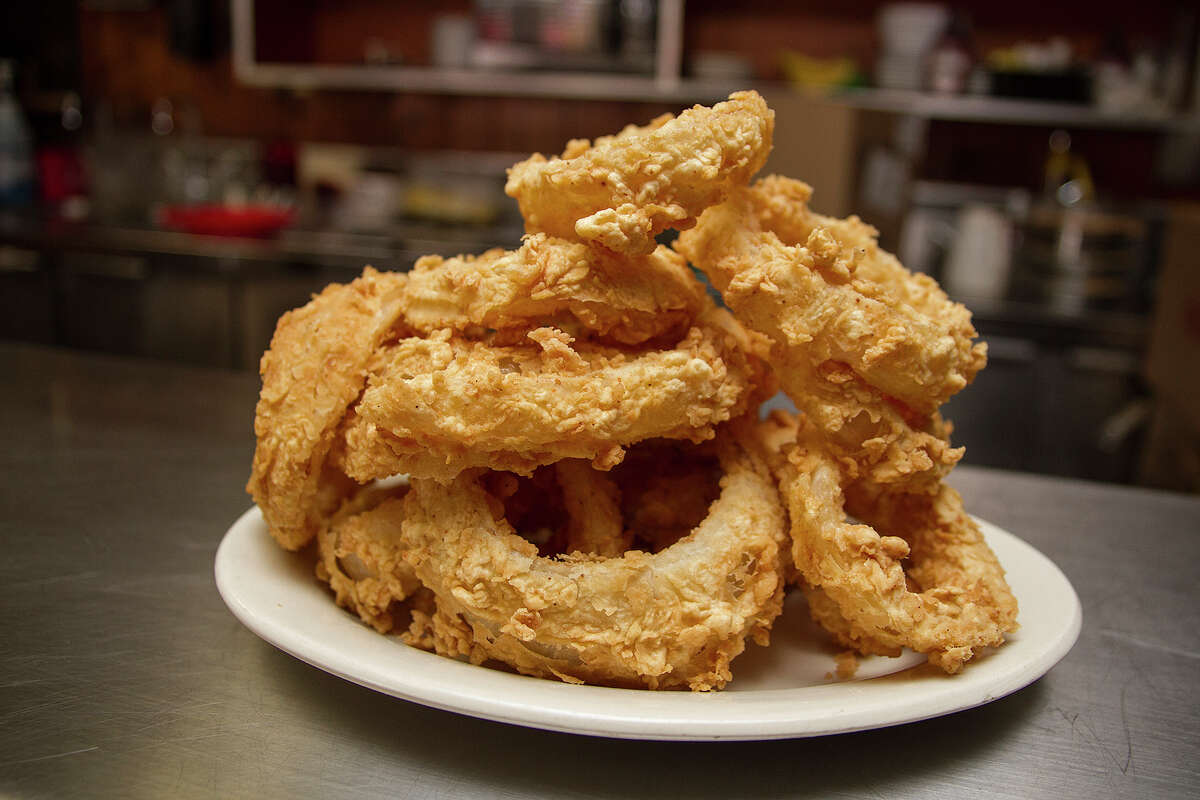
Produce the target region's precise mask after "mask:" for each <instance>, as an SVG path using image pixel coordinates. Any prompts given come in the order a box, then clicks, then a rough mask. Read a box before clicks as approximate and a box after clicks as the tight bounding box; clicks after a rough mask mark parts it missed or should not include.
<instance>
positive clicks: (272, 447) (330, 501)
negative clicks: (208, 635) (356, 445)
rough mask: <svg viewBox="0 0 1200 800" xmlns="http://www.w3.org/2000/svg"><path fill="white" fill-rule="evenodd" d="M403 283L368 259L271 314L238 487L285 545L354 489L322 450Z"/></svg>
mask: <svg viewBox="0 0 1200 800" xmlns="http://www.w3.org/2000/svg"><path fill="white" fill-rule="evenodd" d="M404 283H405V278H404V276H403V275H399V274H396V273H380V272H376V271H375V270H373V269H371V268H370V267H367V268H366V269H365V270H364V271H363V274H362V277H360V278H358V279H357V280H355V281H353V282H351V283H349V284H345V285H342V284H333V285H330V286H328V287H326V288H325V290H324V291H323V292H321V294H320V295H318V296H317V297H315V298H314V299H313V300H312V302H310V303H309V304H308V305H306V306H303V307H302V308H298V309H296V310H294V311H289V312H288V313H286V314H284V315H283V316H282V317H281V318H280V320H279V324H278V326H277V327H276V329H275V335H274V336H273V337H272V339H271V348H270V349H269V350H267V352H266V353H265V354H264V355H263V357H262V362H261V364H260V367H259V371H260V373H261V374H262V392H261V394H260V395H259V400H258V407H257V409H256V411H255V418H254V433H255V435H256V437H257V446H256V449H255V451H254V463H253V466H252V468H251V473H250V480H249V482H248V483H247V484H246V491H248V492H249V493H250V494H251V495H252V496H253V497H254V501H255V502H256V503H257V504H258V506H259V508H260V509H262V514H263V518H264V519H265V520H266V522H267V526H268V527H269V529H270V531H271V535H272V536H274V537H275V540H276V541H278V542H279V544H280V545H282V546H283V547H284V548H286V549H288V550H298V549H300V548H301V547H303V546H304V545H305V544H306V543H307V542H308V541H309V540H310V539H312V537H313V536H314V535H316V533H317V531H318V530H320V528H321V527H322V526H323V525H324V524H325V523H326V521H327V520H328V518H329V515H330V514H332V513H333V511H334V510H335V509H337V507H338V506H339V505H340V504H341V503H342V501H343V500H344V499H345V498H346V497H347V496H348V495H349V494H350V493H351V492H352V491H353V490H354V488H355V487H354V484H353V483H352V482H351V481H350V480H349V479H347V478H346V476H345V475H342V474H341V473H339V472H337V471H336V470H334V469H331V468H330V467H329V465H328V463H327V459H328V456H329V454H330V450H331V448H332V447H333V445H334V443H335V439H336V437H335V434H336V432H337V429H338V424H339V423H340V422H341V420H342V417H343V416H344V415H345V413H346V409H347V408H348V407H349V406H350V404H351V403H353V402H354V401H355V400H356V399H357V398H358V396H359V393H360V392H361V391H362V388H363V385H364V384H365V383H366V376H367V365H368V363H369V361H370V359H371V357H372V354H373V353H374V351H375V349H376V348H377V347H378V346H379V344H380V342H381V341H382V340H383V339H384V337H385V336H387V335H388V333H389V332H390V331H391V330H392V328H393V326H394V325H395V324H396V322H397V321H398V319H399V318H400V316H401V311H402V305H401V293H402V291H403V288H404Z"/></svg>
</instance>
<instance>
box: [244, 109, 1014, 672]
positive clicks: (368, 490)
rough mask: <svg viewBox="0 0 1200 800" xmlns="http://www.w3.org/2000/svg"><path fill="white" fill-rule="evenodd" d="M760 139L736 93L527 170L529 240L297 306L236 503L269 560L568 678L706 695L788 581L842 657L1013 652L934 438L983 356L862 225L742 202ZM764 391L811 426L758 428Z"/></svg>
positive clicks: (513, 661) (519, 188)
mask: <svg viewBox="0 0 1200 800" xmlns="http://www.w3.org/2000/svg"><path fill="white" fill-rule="evenodd" d="M773 129H774V115H773V113H772V112H771V111H770V109H769V108H768V107H767V105H766V103H765V102H764V101H763V99H762V98H761V97H759V96H758V95H757V94H756V93H754V92H739V93H737V94H735V95H732V96H731V97H730V98H729V100H728V101H726V102H723V103H719V104H717V105H716V106H714V107H713V108H703V107H700V106H697V107H695V108H693V109H691V110H688V111H685V112H684V113H683V114H681V115H680V116H679V117H678V118H673V117H670V116H666V117H661V118H659V119H656V120H654V121H653V122H651V123H650V124H649V125H647V126H645V127H635V126H630V127H628V128H626V129H625V130H623V131H621V132H620V133H618V134H616V135H614V136H609V137H601V138H600V139H597V140H596V141H595V143H594V144H593V143H590V142H587V141H585V140H579V141H574V142H571V143H570V144H569V145H568V146H567V149H566V151H565V152H564V153H563V155H562V156H561V157H556V158H552V159H549V160H547V159H545V158H544V157H542V156H540V155H536V154H535V155H534V156H532V157H531V158H530V159H528V160H527V161H524V162H522V163H520V164H517V165H515V166H514V167H513V168H512V169H511V170H510V172H509V181H508V185H507V188H506V191H507V192H508V193H509V194H510V195H512V196H513V197H515V198H516V199H517V200H518V203H519V205H520V207H521V211H522V214H523V215H524V217H525V222H526V230H527V234H526V236H525V237H524V239H523V241H522V243H521V246H520V247H518V248H517V249H515V250H510V251H505V250H492V251H488V252H487V253H483V254H482V255H479V256H460V257H456V258H450V259H443V258H439V257H434V256H430V257H426V258H422V259H420V260H418V261H417V263H416V265H415V266H414V267H413V268H412V269H411V270H410V271H409V272H407V273H379V272H376V271H374V270H372V269H371V268H369V267H368V268H367V269H366V270H365V271H364V272H363V274H362V276H361V277H359V278H358V279H357V280H354V281H353V282H351V283H348V284H345V285H332V286H330V287H328V288H326V289H325V291H324V292H322V293H321V294H320V295H318V296H316V297H314V298H313V300H312V302H310V303H309V304H308V305H306V306H304V307H303V308H300V309H297V310H295V311H292V312H289V313H288V314H285V315H284V316H283V317H282V318H281V319H280V321H279V325H278V327H277V329H276V332H275V336H274V338H273V339H272V342H271V347H270V349H269V350H268V351H267V353H266V354H265V355H264V356H263V360H262V365H261V372H262V378H263V388H262V393H261V396H260V399H259V403H258V408H257V412H256V419H255V433H256V436H257V438H258V446H257V449H256V452H255V457H254V463H253V468H252V472H251V477H250V481H249V483H248V485H247V490H248V491H249V492H250V493H251V495H252V496H253V497H254V499H255V501H256V502H257V503H258V505H259V507H260V509H261V511H262V514H263V517H264V519H265V520H266V523H267V526H268V528H269V530H270V531H271V534H272V535H273V536H274V537H275V539H276V540H277V541H278V543H279V544H280V545H281V546H283V547H285V548H287V549H289V550H301V549H303V548H306V547H309V546H310V542H311V543H313V544H312V545H311V547H312V548H313V550H315V554H316V556H315V557H316V574H317V577H318V578H319V579H320V580H321V581H323V582H324V583H326V584H328V585H329V587H330V589H331V590H332V592H333V595H334V598H335V600H336V602H337V603H338V604H339V605H341V606H343V607H345V608H347V609H349V610H350V611H352V612H354V613H355V614H357V615H358V616H359V617H361V618H362V619H363V620H364V621H365V622H366V623H368V624H370V625H371V626H373V627H374V628H375V629H376V630H378V631H380V632H381V633H392V634H395V635H398V636H399V637H400V639H401V640H402V641H404V642H406V643H407V644H409V645H412V646H414V647H420V648H423V649H427V650H431V651H433V652H436V653H438V654H440V655H443V656H447V657H451V658H458V659H463V660H467V661H470V662H472V663H476V664H487V665H491V666H499V667H504V668H507V669H512V670H516V671H518V672H521V673H524V674H528V675H534V676H539V677H545V678H554V679H558V680H562V681H566V682H570V683H595V684H603V685H609V686H620V687H631V688H648V689H667V688H684V689H691V690H699V691H703V690H710V689H719V688H721V687H723V686H724V685H725V684H726V683H727V682H728V681H729V680H731V679H732V671H731V663H732V661H733V660H734V658H735V657H736V656H737V655H738V654H739V653H741V652H742V651H743V650H744V648H745V647H746V643H747V641H753V642H756V643H758V644H760V645H767V644H768V643H769V633H770V630H771V627H772V625H773V624H775V623H776V618H777V617H778V616H779V614H780V612H781V610H782V607H783V605H782V601H783V596H784V593H785V591H786V590H787V589H788V587H789V586H793V587H796V590H797V591H803V592H804V593H805V595H806V596H807V598H808V605H809V609H810V612H811V613H812V615H813V618H814V619H816V620H817V621H818V622H819V623H820V624H821V625H822V626H823V627H825V628H826V630H828V631H829V633H830V635H831V636H832V638H833V639H834V641H835V642H837V643H838V644H839V645H840V646H842V647H845V648H848V649H849V650H851V651H854V652H856V653H862V654H878V655H889V656H894V655H898V654H899V653H900V651H901V650H902V649H903V648H911V649H913V650H916V651H918V652H921V653H926V654H928V657H929V660H930V662H931V663H933V664H935V665H937V666H939V667H941V668H942V669H944V670H945V671H947V672H956V671H958V670H959V669H961V668H962V666H963V664H964V663H966V662H967V661H968V660H969V659H970V658H971V657H972V656H973V655H974V654H975V653H976V652H978V651H979V649H980V648H984V647H991V646H997V645H999V644H1001V643H1002V642H1003V641H1004V636H1005V634H1006V633H1008V632H1011V631H1012V630H1014V629H1015V628H1016V614H1017V607H1016V601H1015V600H1014V599H1013V597H1012V593H1011V591H1010V590H1009V589H1008V586H1007V584H1006V583H1005V580H1004V572H1003V570H1002V568H1001V567H1000V565H999V563H998V562H997V561H996V558H995V556H994V555H993V554H992V553H991V550H990V549H989V548H988V546H987V544H986V543H985V542H984V540H983V538H982V536H981V534H980V533H979V529H978V527H977V526H976V525H975V524H974V522H972V520H971V519H970V517H968V516H967V515H966V513H965V512H964V511H963V508H962V501H961V498H959V497H958V495H957V493H955V492H954V491H953V490H952V489H950V488H948V487H946V486H945V485H944V484H943V483H942V479H943V478H944V477H945V475H946V474H947V473H948V472H949V470H950V469H951V468H952V467H953V465H954V464H955V463H956V462H957V461H958V460H959V458H960V457H961V455H962V450H961V448H953V447H952V446H951V445H950V442H949V425H948V424H947V423H946V422H944V421H943V420H942V418H941V416H940V415H939V414H938V408H939V406H940V405H941V404H943V403H944V402H945V401H946V400H947V399H948V398H949V397H950V396H951V395H952V394H954V393H955V392H957V391H958V390H960V389H961V388H963V387H964V386H966V385H967V384H968V383H970V381H971V380H972V379H973V378H974V376H975V374H976V373H977V372H978V371H979V369H981V368H982V367H983V365H984V363H985V361H986V350H985V347H984V345H982V344H981V343H976V342H975V341H974V339H975V331H974V329H973V328H972V327H971V322H970V314H969V312H967V310H966V309H965V308H963V307H962V306H961V305H958V304H956V303H953V302H951V301H950V300H949V299H948V298H947V297H946V296H945V294H944V293H942V292H941V290H940V289H939V288H938V287H937V285H936V284H935V283H934V282H933V281H931V280H929V279H928V278H926V277H924V276H915V275H913V274H911V273H909V272H908V271H907V270H905V269H904V268H903V267H902V266H901V265H900V264H899V262H897V261H896V260H895V258H893V257H892V256H891V255H889V254H888V253H886V252H884V251H883V250H881V249H880V248H879V247H878V245H877V243H876V238H875V237H876V234H875V232H874V230H873V229H871V228H870V227H869V226H867V225H865V224H863V223H862V222H860V221H859V220H858V219H857V218H854V217H851V218H850V219H846V220H839V219H832V218H828V217H823V216H820V215H818V214H815V213H814V212H812V211H811V210H810V209H809V207H808V202H809V199H810V196H811V190H810V189H809V188H808V187H807V186H805V185H804V184H802V183H800V182H798V181H793V180H790V179H787V178H781V177H777V176H772V177H768V178H765V179H763V180H761V181H759V182H758V183H756V184H754V185H752V186H751V185H749V181H750V179H751V178H752V176H753V174H754V173H755V172H756V171H757V170H758V169H760V168H761V167H762V165H763V163H765V161H766V157H767V155H768V153H769V152H770V148H771V137H772V135H773ZM669 228H674V229H677V230H680V231H682V233H680V234H679V237H678V239H677V240H676V242H675V245H674V248H670V247H665V246H662V245H660V244H658V243H657V242H656V241H655V237H656V236H658V235H659V234H660V233H662V232H663V231H665V230H667V229H669ZM695 271H700V272H703V273H704V275H705V276H706V277H707V278H708V280H709V282H710V283H711V285H712V286H714V287H715V288H716V289H717V290H718V291H719V292H720V293H721V296H722V299H723V300H724V303H725V304H727V305H728V310H727V309H726V308H722V307H718V305H717V304H716V303H714V301H713V299H712V298H711V297H710V295H709V294H708V293H707V291H706V288H705V286H704V284H703V282H702V281H700V280H699V279H698V277H697V275H696V272H695ZM779 387H782V389H783V391H784V392H785V393H786V394H787V396H788V397H789V398H790V399H791V400H792V401H793V402H794V404H795V406H796V407H797V409H799V411H800V413H799V414H798V415H788V414H784V413H780V412H776V413H774V414H772V415H771V416H769V417H768V418H766V419H763V420H760V419H759V414H758V409H759V406H760V404H761V403H762V402H763V401H765V400H766V399H768V398H770V397H772V396H773V395H774V394H775V393H776V391H777V389H778V388H779ZM849 515H853V519H852V518H851V517H850V516H849ZM839 672H841V670H839Z"/></svg>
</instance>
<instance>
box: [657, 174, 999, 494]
mask: <svg viewBox="0 0 1200 800" xmlns="http://www.w3.org/2000/svg"><path fill="white" fill-rule="evenodd" d="M810 196H811V190H810V189H809V187H808V186H806V185H805V184H803V183H801V182H799V181H794V180H790V179H787V178H781V177H778V176H771V177H768V178H765V179H763V180H761V181H759V182H758V183H757V184H755V185H754V186H753V187H748V188H740V189H737V190H734V191H733V192H731V194H730V196H729V198H728V199H727V200H726V201H725V202H724V203H722V204H720V205H718V206H714V207H712V208H710V209H708V210H707V211H705V212H704V214H703V215H702V216H701V218H700V221H699V223H698V224H697V226H696V227H695V228H694V229H692V230H690V231H685V232H684V233H682V234H680V237H679V239H678V241H677V242H676V248H677V249H678V250H679V251H680V252H682V253H683V254H684V255H686V256H687V257H688V258H689V259H690V260H691V261H692V263H693V264H694V265H696V266H697V267H698V268H700V269H701V270H703V271H704V272H705V274H706V275H708V277H709V279H710V280H711V281H712V282H713V284H714V285H715V286H716V287H717V288H718V289H719V290H720V291H721V293H722V296H723V297H724V298H725V301H726V302H727V303H728V304H729V306H730V308H732V309H733V310H734V313H735V314H737V315H738V317H739V319H741V320H742V321H743V322H745V323H746V324H748V325H749V326H750V327H752V328H754V329H755V330H758V331H760V332H762V333H765V334H766V335H767V336H768V337H769V338H771V340H772V342H773V345H774V346H773V351H772V365H773V366H774V367H775V370H776V372H777V374H778V375H779V376H780V380H781V383H782V384H783V388H784V390H785V391H786V392H787V393H788V395H789V396H790V397H791V398H792V400H793V402H795V403H796V405H797V406H798V407H799V408H801V409H802V410H804V411H805V412H806V413H807V414H808V415H809V416H810V417H811V418H812V419H813V421H814V422H816V423H817V424H818V425H819V426H820V427H821V428H822V430H823V431H825V432H826V434H827V435H828V436H829V437H830V438H831V440H832V444H833V445H834V449H835V450H836V452H837V455H838V456H839V457H840V458H842V459H843V461H844V466H846V467H847V468H848V469H849V471H851V472H852V473H854V474H855V476H856V477H864V478H867V479H869V480H872V481H875V482H880V483H898V482H905V481H908V482H912V483H917V482H919V481H921V480H926V481H927V480H928V479H930V478H932V479H933V480H934V481H936V479H938V478H940V477H941V476H942V475H944V474H945V472H946V471H948V470H949V468H950V467H951V466H953V464H954V463H955V462H956V461H957V460H958V458H959V457H960V456H961V451H956V450H953V449H951V448H950V447H949V444H948V443H947V442H946V441H945V438H944V436H943V435H942V434H943V433H944V431H943V430H942V427H943V426H942V423H941V421H940V419H938V418H936V409H937V408H938V406H940V405H941V404H942V403H943V402H945V401H946V400H947V399H948V398H949V397H950V396H951V395H952V394H954V393H955V392H957V391H958V390H959V389H961V388H963V387H964V386H966V385H967V383H968V382H969V381H970V380H971V379H973V378H974V376H975V374H976V373H977V372H978V371H979V369H981V368H982V367H983V365H984V364H985V363H986V347H985V346H984V345H983V344H982V343H978V344H976V343H973V341H972V340H973V339H974V337H975V335H976V333H975V329H974V328H973V327H972V326H971V322H970V313H969V312H968V311H967V310H966V309H965V308H964V307H963V306H961V305H960V304H957V303H953V302H951V301H950V300H949V299H948V298H947V297H946V296H945V294H944V293H943V292H942V291H941V290H940V289H939V288H938V287H937V285H936V284H935V283H934V282H933V281H932V280H931V279H929V278H928V277H927V276H924V275H913V274H912V273H909V272H908V271H907V270H905V269H904V268H903V267H902V266H901V265H900V263H899V262H898V261H896V259H895V258H894V257H892V256H891V255H890V254H888V253H886V252H884V251H883V250H881V249H879V247H878V245H877V243H876V242H875V235H874V231H873V229H871V228H870V227H868V226H866V225H863V224H862V223H861V222H860V221H859V220H858V219H857V218H856V217H851V218H850V219H848V220H836V219H832V218H829V217H822V216H820V215H818V214H815V213H813V212H812V211H811V210H810V209H809V208H808V205H807V203H808V200H809V197H810Z"/></svg>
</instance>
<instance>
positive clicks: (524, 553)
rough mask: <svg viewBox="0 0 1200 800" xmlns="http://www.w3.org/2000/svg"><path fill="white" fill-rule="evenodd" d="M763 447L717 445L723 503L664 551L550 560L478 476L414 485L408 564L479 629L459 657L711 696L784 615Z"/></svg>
mask: <svg viewBox="0 0 1200 800" xmlns="http://www.w3.org/2000/svg"><path fill="white" fill-rule="evenodd" d="M753 445H754V443H753V442H752V441H751V437H750V436H749V435H747V434H745V433H741V432H738V431H735V430H732V429H731V428H730V427H729V426H725V427H723V428H722V430H721V432H719V433H718V434H717V438H716V440H715V442H714V446H715V448H716V453H717V456H718V459H719V461H720V464H721V466H722V468H723V470H724V476H723V478H722V479H721V493H720V496H719V497H718V499H717V500H716V501H715V502H714V503H713V504H712V506H711V508H710V509H709V513H708V516H707V517H706V518H705V519H704V521H703V522H701V523H700V525H699V526H697V527H696V528H695V530H693V531H692V532H691V533H690V534H689V535H687V536H686V537H684V538H683V539H681V540H680V541H678V542H676V543H675V544H673V545H671V546H670V547H668V548H666V549H665V550H663V551H662V552H659V553H656V554H653V555H652V554H649V553H646V552H643V551H636V550H635V551H629V552H626V553H625V554H624V555H622V556H621V557H619V558H603V557H597V556H585V555H582V554H574V555H568V556H560V557H555V558H545V557H539V556H538V553H537V548H536V547H534V546H533V545H532V544H530V543H529V542H528V541H527V540H525V539H523V538H521V537H520V536H518V535H516V534H515V533H514V532H513V529H512V527H511V526H510V525H509V524H508V523H507V521H506V520H505V519H503V518H502V517H501V518H499V519H498V518H497V517H496V516H495V513H494V511H493V506H494V501H489V496H488V494H487V492H486V491H485V489H484V488H483V486H482V484H481V483H480V482H479V480H478V478H477V476H475V475H472V474H464V475H461V476H459V477H458V478H457V479H456V480H455V481H453V482H452V483H450V484H449V485H447V486H442V485H440V484H437V483H436V482H432V481H423V480H413V482H412V490H411V491H410V492H409V494H408V496H407V498H406V499H405V520H404V538H405V540H406V545H407V546H409V547H410V548H411V549H410V550H409V551H407V552H406V558H407V559H408V560H409V562H410V563H411V564H412V565H413V566H414V567H415V569H416V572H417V575H418V577H419V578H420V579H421V581H422V583H424V584H425V585H426V586H427V587H428V588H430V589H431V590H432V591H433V592H434V594H435V595H436V596H437V599H438V604H439V608H440V609H441V610H442V611H443V612H445V613H450V614H452V615H454V616H457V617H458V618H460V619H461V620H462V622H463V623H465V624H466V626H467V628H468V629H469V633H468V632H467V630H463V631H462V633H463V636H462V637H460V639H459V641H461V642H465V641H467V640H468V639H469V641H470V642H471V644H470V645H469V647H467V648H465V649H466V650H467V652H463V650H462V649H460V650H459V651H458V652H459V654H462V655H467V656H468V657H470V658H471V659H472V660H473V661H483V660H485V659H489V658H490V659H497V660H499V661H502V662H504V663H507V664H509V665H510V666H512V667H514V668H515V669H517V670H519V671H520V672H523V673H526V674H530V675H537V676H542V677H551V676H553V677H557V678H560V679H561V680H564V681H568V682H572V683H579V682H584V681H586V682H589V683H602V684H607V685H615V686H631V687H632V686H645V687H648V688H676V687H688V688H691V689H693V690H708V689H713V688H719V687H721V686H723V685H724V684H725V683H726V682H727V681H728V680H729V679H730V672H729V663H730V661H731V660H732V659H733V658H734V657H735V656H736V655H737V654H739V653H740V652H741V651H742V650H743V649H744V647H745V639H746V638H747V637H748V636H749V637H753V638H754V639H755V640H756V641H759V642H763V643H765V639H766V637H767V635H768V633H769V629H770V625H771V622H772V621H773V620H774V618H775V617H776V616H777V615H778V613H779V611H780V609H781V602H782V593H783V580H782V574H781V571H780V549H781V547H782V546H783V545H784V543H785V542H786V539H785V534H784V525H783V513H782V508H781V507H780V505H779V502H778V494H777V492H776V489H775V486H774V483H773V481H772V479H771V477H770V474H769V471H768V470H767V468H766V466H765V463H764V462H763V460H762V458H761V457H760V456H759V455H758V454H757V453H756V452H755V451H754V447H753Z"/></svg>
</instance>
